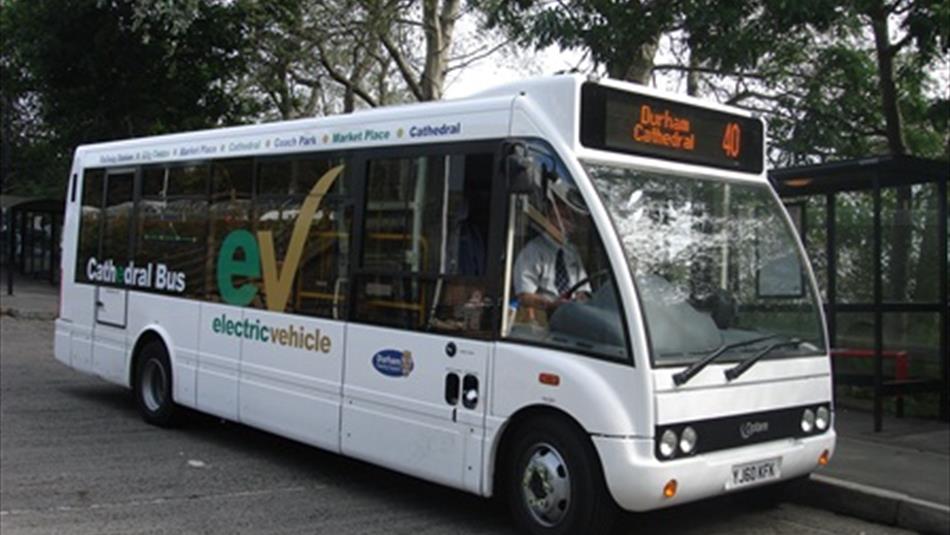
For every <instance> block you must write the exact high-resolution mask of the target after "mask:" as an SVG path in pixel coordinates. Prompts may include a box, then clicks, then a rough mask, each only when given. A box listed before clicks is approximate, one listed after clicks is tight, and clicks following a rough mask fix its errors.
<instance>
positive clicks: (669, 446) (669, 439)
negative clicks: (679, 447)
mask: <svg viewBox="0 0 950 535" xmlns="http://www.w3.org/2000/svg"><path fill="white" fill-rule="evenodd" d="M676 442H677V440H676V433H675V432H674V431H673V430H672V429H667V430H666V431H663V435H662V436H661V437H660V447H659V450H660V455H662V456H663V457H666V458H667V459H669V458H670V457H672V456H673V454H674V453H676Z"/></svg>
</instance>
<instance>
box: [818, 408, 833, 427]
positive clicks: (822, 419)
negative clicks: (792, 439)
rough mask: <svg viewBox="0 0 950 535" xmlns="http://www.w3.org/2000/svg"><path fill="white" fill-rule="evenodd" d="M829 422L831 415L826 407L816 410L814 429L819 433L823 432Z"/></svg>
mask: <svg viewBox="0 0 950 535" xmlns="http://www.w3.org/2000/svg"><path fill="white" fill-rule="evenodd" d="M830 422H831V413H830V412H829V411H828V407H824V406H822V407H818V410H817V411H815V427H817V428H818V430H819V431H824V430H825V429H828V424H829V423H830Z"/></svg>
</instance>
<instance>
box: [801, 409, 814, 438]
mask: <svg viewBox="0 0 950 535" xmlns="http://www.w3.org/2000/svg"><path fill="white" fill-rule="evenodd" d="M814 428H815V411H813V410H811V409H805V411H804V412H802V431H804V432H806V433H811V430H812V429H814Z"/></svg>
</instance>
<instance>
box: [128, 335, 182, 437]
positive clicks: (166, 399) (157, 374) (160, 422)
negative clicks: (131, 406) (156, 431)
mask: <svg viewBox="0 0 950 535" xmlns="http://www.w3.org/2000/svg"><path fill="white" fill-rule="evenodd" d="M136 362H137V363H136V372H135V401H136V405H138V408H139V413H141V414H142V418H143V419H144V420H145V421H146V422H148V423H150V424H152V425H157V426H160V427H169V426H171V425H173V424H174V422H175V412H176V411H175V402H174V401H173V400H172V367H171V363H170V361H169V359H168V351H167V350H166V349H165V345H164V344H163V343H161V342H160V341H158V340H154V341H151V342H149V343H147V344H146V345H145V347H143V348H142V351H141V353H140V354H139V358H138V359H137V361H136Z"/></svg>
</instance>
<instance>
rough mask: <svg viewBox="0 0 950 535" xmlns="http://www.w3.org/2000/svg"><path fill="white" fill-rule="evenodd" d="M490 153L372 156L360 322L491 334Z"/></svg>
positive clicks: (481, 335)
mask: <svg viewBox="0 0 950 535" xmlns="http://www.w3.org/2000/svg"><path fill="white" fill-rule="evenodd" d="M492 162H493V155H492V154H487V153H486V154H477V153H476V154H452V155H438V156H428V157H424V156H420V157H415V158H394V159H384V160H374V161H371V162H369V167H368V178H367V188H366V189H367V199H366V223H365V230H364V238H363V251H362V257H361V266H360V270H359V275H358V276H357V279H356V280H357V288H356V290H357V296H358V299H359V300H358V302H359V303H360V306H358V307H357V310H356V317H357V319H359V320H362V321H367V322H370V323H377V324H383V325H392V326H396V327H402V328H406V329H413V330H426V331H443V332H452V333H458V334H462V335H465V336H472V337H479V338H487V337H488V336H489V335H490V314H488V313H487V309H488V305H487V303H489V302H490V300H489V296H488V295H487V288H488V284H487V279H486V278H485V275H486V262H487V254H486V253H487V243H488V225H489V221H488V216H489V213H490V212H489V205H490V195H491V182H492V180H491V179H492Z"/></svg>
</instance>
